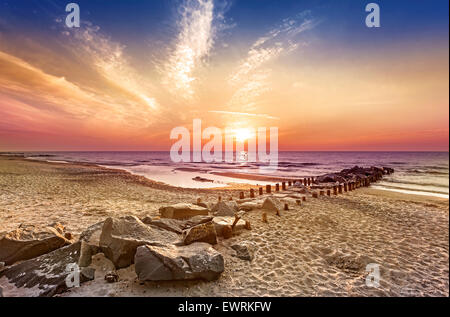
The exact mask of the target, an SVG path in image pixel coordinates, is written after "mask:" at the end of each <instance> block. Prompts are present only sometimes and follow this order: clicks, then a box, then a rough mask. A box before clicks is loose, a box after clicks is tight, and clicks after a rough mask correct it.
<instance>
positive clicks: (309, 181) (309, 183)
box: [308, 177, 311, 186]
mask: <svg viewBox="0 0 450 317" xmlns="http://www.w3.org/2000/svg"><path fill="white" fill-rule="evenodd" d="M308 186H311V178H309V177H308Z"/></svg>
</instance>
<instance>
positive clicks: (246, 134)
mask: <svg viewBox="0 0 450 317" xmlns="http://www.w3.org/2000/svg"><path fill="white" fill-rule="evenodd" d="M234 135H235V137H236V141H238V142H245V141H247V140H248V139H250V138H252V131H251V130H250V129H247V128H241V129H236V130H235V132H234Z"/></svg>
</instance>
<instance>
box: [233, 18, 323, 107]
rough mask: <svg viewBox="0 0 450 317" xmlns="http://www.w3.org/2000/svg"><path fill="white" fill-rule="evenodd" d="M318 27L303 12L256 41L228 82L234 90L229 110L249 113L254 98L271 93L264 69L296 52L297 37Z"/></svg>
mask: <svg viewBox="0 0 450 317" xmlns="http://www.w3.org/2000/svg"><path fill="white" fill-rule="evenodd" d="M318 23H319V22H318V21H317V20H315V19H313V18H311V17H310V12H309V11H305V12H303V13H301V14H298V15H296V16H295V17H293V18H288V19H285V20H283V21H282V22H281V23H280V24H279V25H278V26H276V27H274V28H273V29H271V30H270V31H269V32H267V33H266V34H264V35H263V36H261V37H260V38H258V39H257V40H256V41H255V42H254V43H253V44H252V45H251V47H250V49H249V50H248V52H247V56H246V57H245V58H244V59H243V60H242V61H241V62H240V63H239V65H238V66H237V68H236V69H235V70H234V71H233V72H232V74H231V75H230V77H229V79H228V84H229V85H230V86H231V87H236V88H237V90H236V91H235V93H234V95H233V96H232V97H231V99H230V100H229V102H228V107H230V108H234V107H245V109H247V110H248V109H249V107H252V106H254V105H255V100H256V98H257V97H259V96H261V95H262V94H263V93H265V92H267V91H269V90H270V88H269V87H270V86H269V84H268V79H269V77H270V74H271V71H270V69H267V68H264V67H265V66H266V65H267V64H269V63H270V62H273V61H275V60H276V59H277V58H279V57H280V56H281V55H282V54H286V55H287V54H289V53H291V52H293V51H294V50H296V49H297V48H298V47H299V46H300V45H301V44H303V43H302V42H301V41H300V40H299V39H298V38H297V36H298V35H299V34H301V33H303V32H304V31H307V30H310V29H312V28H314V27H315V26H316V25H317V24H318Z"/></svg>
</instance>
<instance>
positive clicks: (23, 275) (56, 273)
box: [0, 241, 93, 296]
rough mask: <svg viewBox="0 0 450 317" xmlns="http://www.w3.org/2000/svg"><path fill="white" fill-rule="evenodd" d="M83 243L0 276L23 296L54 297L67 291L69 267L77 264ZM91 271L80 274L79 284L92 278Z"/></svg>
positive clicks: (0, 273)
mask: <svg viewBox="0 0 450 317" xmlns="http://www.w3.org/2000/svg"><path fill="white" fill-rule="evenodd" d="M84 243H85V242H83V241H78V242H76V243H73V244H71V245H68V246H65V247H62V248H59V249H57V250H54V251H52V252H50V253H47V254H44V255H41V256H39V257H37V258H33V259H29V260H26V261H23V262H20V263H17V264H14V265H12V266H8V267H7V268H6V269H5V270H3V271H1V272H0V278H2V277H5V278H6V279H7V282H8V283H11V284H13V285H14V286H15V287H17V288H18V289H20V293H21V294H23V296H54V295H56V294H60V293H63V292H65V291H67V290H68V289H69V287H68V286H67V284H66V278H67V277H68V276H69V275H70V274H72V273H73V271H70V270H69V269H68V268H69V267H68V266H69V265H75V264H78V260H79V256H80V250H81V247H82V244H84ZM91 272H92V270H91V269H86V270H85V269H82V270H81V271H80V273H81V274H80V283H84V282H86V281H88V280H89V279H91V278H92V277H93V274H91Z"/></svg>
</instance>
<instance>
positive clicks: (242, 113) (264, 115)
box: [208, 110, 280, 120]
mask: <svg viewBox="0 0 450 317" xmlns="http://www.w3.org/2000/svg"><path fill="white" fill-rule="evenodd" d="M208 112H210V113H219V114H226V115H236V116H244V117H260V118H265V119H272V120H279V119H280V118H278V117H274V116H270V115H268V114H263V113H247V112H235V111H222V110H210V111H208Z"/></svg>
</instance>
